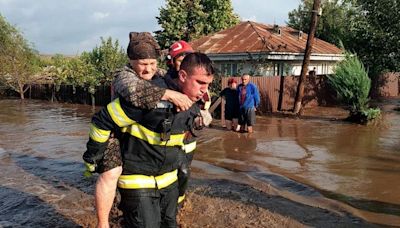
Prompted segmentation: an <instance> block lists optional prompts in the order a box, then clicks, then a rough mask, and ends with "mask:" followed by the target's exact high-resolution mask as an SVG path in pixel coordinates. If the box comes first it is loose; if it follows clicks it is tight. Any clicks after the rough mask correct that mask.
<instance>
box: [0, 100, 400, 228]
mask: <svg viewBox="0 0 400 228" xmlns="http://www.w3.org/2000/svg"><path fill="white" fill-rule="evenodd" d="M399 106H400V101H399V100H388V101H385V103H384V105H383V106H382V108H383V110H384V115H383V118H382V120H381V122H380V124H379V125H371V126H361V125H355V124H349V123H346V122H343V121H339V120H332V118H330V117H329V118H328V117H327V118H320V117H318V118H317V117H316V115H315V112H317V111H319V110H317V111H315V110H314V111H313V112H314V115H311V116H314V117H309V118H305V119H292V118H278V117H260V118H258V119H257V125H256V127H255V133H253V134H246V133H235V132H230V131H226V130H223V129H222V128H221V127H219V126H218V121H217V124H216V125H215V127H213V128H211V129H207V130H206V131H205V132H203V134H202V136H201V137H200V140H199V145H198V150H197V151H196V155H195V161H194V163H193V166H194V168H196V169H200V170H202V171H203V172H209V173H210V174H213V173H216V174H218V175H221V176H224V175H226V176H230V177H229V178H231V179H232V177H233V178H237V180H238V181H245V182H247V183H252V184H254V186H255V187H258V188H262V187H263V186H267V187H268V188H272V189H274V190H275V191H276V192H277V193H278V194H280V195H282V196H285V197H288V198H291V199H293V200H296V201H299V202H302V203H305V204H309V205H313V206H318V207H322V208H327V209H331V210H340V211H346V212H349V213H352V214H354V215H356V216H359V217H361V218H364V219H365V220H367V221H370V222H373V223H376V224H384V225H390V226H393V225H395V226H400V111H396V110H395V108H396V107H397V108H398V107H399ZM0 107H1V109H0V167H1V175H0V227H24V226H29V227H32V226H47V227H51V226H63V227H77V226H84V227H85V226H90V225H93V223H91V222H89V221H91V220H93V221H94V220H95V218H94V217H93V218H90V217H88V214H93V210H94V209H93V196H92V195H93V184H94V180H93V179H85V178H83V175H82V170H83V169H84V168H83V164H82V160H81V155H82V153H83V151H85V143H86V141H87V137H88V134H87V132H88V123H89V121H90V117H91V116H92V114H93V110H92V108H91V107H90V106H86V105H73V104H57V103H50V102H45V101H35V100H27V101H25V102H23V103H21V102H20V101H19V100H0ZM320 111H323V112H327V113H324V114H328V115H330V116H332V115H333V114H334V111H329V110H328V111H327V109H324V110H320ZM232 174H233V175H232ZM88 212H90V213H88Z"/></svg>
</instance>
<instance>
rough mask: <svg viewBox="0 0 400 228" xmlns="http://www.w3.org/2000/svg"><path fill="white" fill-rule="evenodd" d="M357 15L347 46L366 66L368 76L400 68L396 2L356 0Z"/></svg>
mask: <svg viewBox="0 0 400 228" xmlns="http://www.w3.org/2000/svg"><path fill="white" fill-rule="evenodd" d="M358 4H359V11H360V13H359V15H358V17H357V22H356V23H355V25H354V30H353V31H352V34H354V37H353V42H352V46H351V47H350V48H351V49H350V50H355V51H357V54H358V56H360V58H361V60H362V61H363V62H364V63H365V65H366V66H367V67H368V69H369V73H370V76H377V75H379V74H380V73H382V72H385V71H389V72H390V71H391V72H399V71H400V42H399V37H400V15H399V13H398V10H400V2H399V1H396V0H381V1H376V0H358Z"/></svg>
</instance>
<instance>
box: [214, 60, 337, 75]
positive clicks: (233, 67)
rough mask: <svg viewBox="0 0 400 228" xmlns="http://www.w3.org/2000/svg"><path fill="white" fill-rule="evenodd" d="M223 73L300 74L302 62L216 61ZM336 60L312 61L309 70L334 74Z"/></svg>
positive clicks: (320, 73)
mask: <svg viewBox="0 0 400 228" xmlns="http://www.w3.org/2000/svg"><path fill="white" fill-rule="evenodd" d="M215 65H216V67H217V69H218V70H219V71H220V73H221V75H225V76H237V75H242V74H250V75H259V76H290V75H300V74H301V67H302V62H300V61H275V62H270V63H263V64H260V63H249V62H239V61H236V62H234V61H215ZM334 66H335V62H322V61H312V62H311V63H310V65H309V66H308V69H309V70H308V71H311V70H313V69H314V68H315V70H316V74H317V75H322V74H332V73H333V68H334Z"/></svg>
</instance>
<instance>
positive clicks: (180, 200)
mask: <svg viewBox="0 0 400 228" xmlns="http://www.w3.org/2000/svg"><path fill="white" fill-rule="evenodd" d="M184 199H185V195H183V196H179V197H178V203H182V201H183V200H184Z"/></svg>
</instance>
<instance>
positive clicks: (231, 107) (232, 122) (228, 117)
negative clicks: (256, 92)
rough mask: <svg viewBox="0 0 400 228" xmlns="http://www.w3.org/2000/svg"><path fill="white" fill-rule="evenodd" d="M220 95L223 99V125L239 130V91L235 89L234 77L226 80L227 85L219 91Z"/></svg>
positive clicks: (229, 128)
mask: <svg viewBox="0 0 400 228" xmlns="http://www.w3.org/2000/svg"><path fill="white" fill-rule="evenodd" d="M220 96H221V97H222V98H223V99H225V112H224V116H225V125H226V126H225V127H226V128H227V129H228V130H234V131H239V130H240V129H239V128H238V118H239V108H240V107H239V98H238V97H239V93H238V91H237V81H236V79H234V78H230V79H229V80H228V87H227V88H225V89H224V90H222V91H221V93H220Z"/></svg>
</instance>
